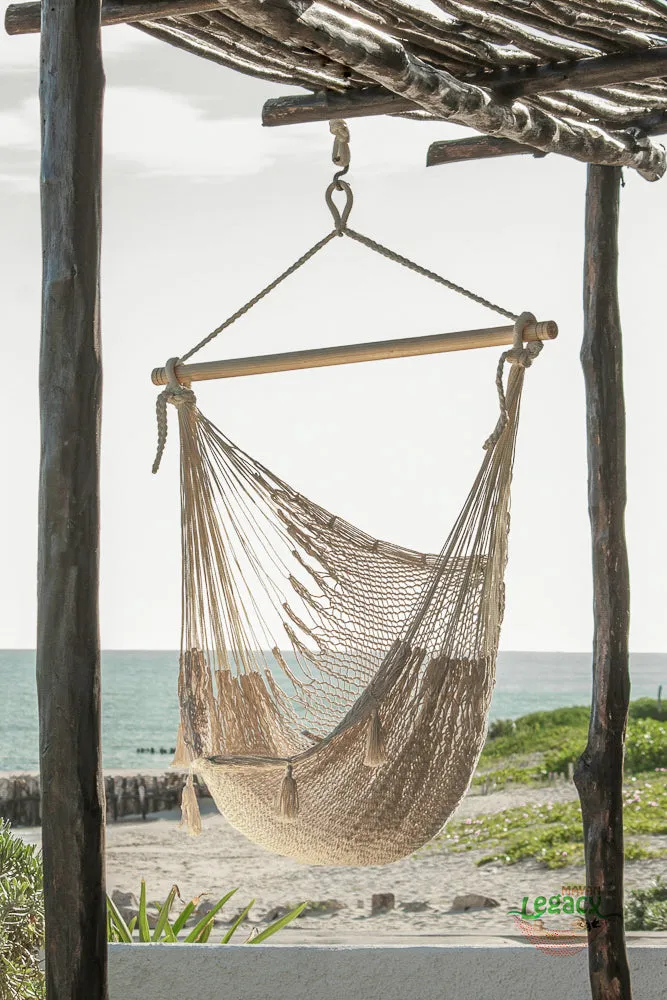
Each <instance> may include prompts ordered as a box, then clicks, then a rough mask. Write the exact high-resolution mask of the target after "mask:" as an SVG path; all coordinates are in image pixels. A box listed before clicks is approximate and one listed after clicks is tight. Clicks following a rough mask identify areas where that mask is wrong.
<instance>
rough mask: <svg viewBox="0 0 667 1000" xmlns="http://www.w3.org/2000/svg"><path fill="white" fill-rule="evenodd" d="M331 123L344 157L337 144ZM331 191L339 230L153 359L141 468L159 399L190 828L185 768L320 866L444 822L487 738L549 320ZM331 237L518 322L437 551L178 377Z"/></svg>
mask: <svg viewBox="0 0 667 1000" xmlns="http://www.w3.org/2000/svg"><path fill="white" fill-rule="evenodd" d="M338 128H339V135H338V138H337V142H338V150H337V153H338V161H337V162H338V164H339V165H340V163H341V160H340V156H341V149H342V153H343V154H345V152H346V150H347V146H346V142H345V135H346V133H344V132H343V133H340V126H338ZM332 130H333V125H332ZM335 162H336V161H335ZM346 167H347V163H346V162H344V163H343V171H342V172H344V170H345V169H346ZM334 190H343V191H344V192H345V193H346V197H347V205H346V211H345V212H343V213H338V211H337V210H335V211H334V209H333V208H332V212H333V214H334V221H335V224H336V227H335V229H334V231H333V232H332V233H331V234H329V236H328V237H326V238H325V239H324V240H322V241H321V242H320V243H319V244H316V246H315V247H314V248H313V250H312V251H309V252H308V254H306V255H304V257H303V258H301V259H300V261H298V262H297V264H296V265H294V266H293V267H292V268H290V269H288V271H286V272H284V273H283V275H281V276H280V277H279V278H278V279H277V281H275V282H273V283H272V284H271V285H270V286H269V287H268V289H265V290H264V291H263V292H261V293H260V295H259V296H257V297H256V298H255V299H254V300H252V302H251V303H249V305H248V306H246V307H244V308H243V309H241V310H239V312H238V313H236V314H235V315H234V316H233V317H231V319H230V320H228V321H227V322H226V323H224V324H222V326H221V327H219V328H218V329H217V330H216V331H213V333H212V334H210V335H209V336H208V337H207V338H205V340H204V341H202V343H201V344H199V345H197V346H196V347H195V348H193V350H192V351H191V352H189V353H188V354H187V355H185V356H184V357H183V358H182V359H180V360H177V359H172V361H171V362H169V363H168V365H167V369H166V370H162V371H160V370H156V372H154V373H153V376H154V381H156V382H158V383H159V382H162V383H164V382H165V381H167V382H168V384H167V388H166V389H165V390H164V392H163V393H161V395H160V397H159V398H158V424H159V432H160V433H159V449H158V458H157V459H156V463H155V466H154V471H155V470H156V469H157V466H158V464H159V459H160V456H161V454H162V451H163V449H164V444H165V440H166V404H167V402H171V403H173V404H174V405H175V407H176V408H177V410H178V423H179V433H180V449H181V474H180V478H181V510H182V561H183V570H182V572H183V577H182V588H183V589H182V604H183V624H182V636H181V660H180V674H179V685H178V688H179V701H180V713H181V722H180V727H179V733H178V747H177V754H176V759H175V764H177V765H180V766H187V767H188V768H189V769H190V775H189V777H188V779H187V782H186V785H185V788H184V792H183V812H184V817H185V819H186V820H187V822H188V825H189V827H190V830H191V832H198V830H199V829H200V819H199V813H198V809H197V798H196V795H195V791H194V786H193V778H192V774H193V773H195V774H197V775H199V776H201V778H202V779H203V780H204V782H205V783H206V785H207V786H208V789H209V791H210V793H211V795H212V797H213V799H214V800H215V802H216V805H217V806H218V808H219V810H220V811H221V812H222V813H223V814H224V816H225V817H226V818H227V820H228V821H229V822H230V823H231V824H232V825H233V826H234V827H235V828H236V829H237V830H239V831H240V832H241V833H243V834H245V835H246V836H247V837H248V838H250V839H251V840H253V841H255V842H256V843H258V844H260V845H262V846H263V847H265V848H268V849H269V850H271V851H274V852H277V853H279V854H282V855H289V856H291V857H293V858H295V859H297V860H299V861H302V862H308V863H314V864H328V865H378V864H386V863H388V862H392V861H396V860H398V859H400V858H403V857H405V856H406V855H409V854H410V853H411V852H413V851H414V850H415V849H417V848H418V847H420V846H422V845H423V844H425V843H426V842H427V841H428V840H430V839H431V838H432V837H433V836H434V835H435V834H436V833H438V831H439V830H440V829H441V828H442V827H443V825H444V823H445V822H446V820H447V819H448V817H449V816H450V815H451V813H452V812H453V810H454V809H455V808H456V806H457V805H458V803H459V802H460V801H461V798H462V797H463V795H464V794H465V792H466V790H467V789H468V786H469V784H470V780H471V777H472V774H473V772H474V769H475V766H476V764H477V761H478V758H479V755H480V753H481V750H482V747H483V744H484V739H485V733H486V726H487V715H488V710H489V704H490V700H491V694H492V690H493V686H494V679H495V661H496V654H497V650H498V640H499V632H500V626H501V621H502V617H503V608H504V584H503V575H504V569H505V564H506V560H507V538H508V528H509V502H510V481H511V477H512V466H513V460H514V451H515V442H516V433H517V423H518V418H519V407H520V400H521V391H522V387H523V381H524V373H525V369H526V367H528V366H529V365H530V364H531V363H532V361H533V359H534V358H535V356H536V355H537V353H538V352H539V350H541V347H542V344H541V342H540V340H539V339H537V337H538V335H542V336H544V337H545V338H546V337H549V338H550V337H553V336H555V334H556V330H555V324H537V323H536V321H535V317H534V316H532V315H531V314H529V313H524V314H522V315H521V316H520V317H516V316H515V315H514V314H511V313H508V312H507V311H506V310H500V309H499V308H498V307H495V306H493V305H492V304H491V303H487V302H486V300H480V299H479V297H478V296H474V295H472V293H467V292H466V291H465V290H463V289H460V288H459V287H458V286H452V284H451V283H450V282H448V281H446V279H442V278H440V277H439V276H437V275H434V274H433V273H431V272H428V271H426V270H425V269H424V268H421V267H419V266H418V265H415V264H413V263H412V262H410V261H407V260H406V259H405V258H402V257H400V256H399V255H397V254H394V253H393V252H392V251H388V250H387V249H386V248H384V247H381V246H380V245H379V244H376V243H374V242H373V241H371V240H368V239H367V238H366V237H362V236H360V234H358V233H354V232H353V231H352V230H350V229H349V228H348V226H347V221H348V216H349V208H350V207H351V191H350V190H349V186H348V185H347V184H346V183H345V182H344V181H342V180H341V173H339V174H338V175H336V177H335V178H334V181H333V182H332V185H330V189H329V191H328V192H327V195H328V197H327V200H328V202H329V207H330V208H331V207H332V195H333V191H334ZM339 235H346V236H351V237H352V238H353V239H356V240H357V241H358V242H361V243H364V244H365V245H367V246H369V247H370V248H371V249H374V250H378V251H379V252H380V253H383V254H384V256H388V257H390V258H391V259H393V260H396V261H398V262H399V263H402V264H405V265H407V266H409V267H411V268H412V270H416V271H417V272H419V273H422V274H425V275H426V276H428V277H431V278H434V279H435V280H437V281H439V282H440V283H441V284H446V285H448V286H449V287H455V288H456V290H457V291H462V292H463V293H464V294H469V295H470V297H472V298H474V299H476V300H477V301H483V302H484V303H485V304H486V305H489V306H491V308H497V309H498V311H500V312H502V313H503V314H504V315H505V316H509V317H511V318H512V319H513V320H514V326H513V328H512V331H511V332H512V336H513V346H512V348H511V349H510V350H509V351H506V352H505V353H504V354H503V355H502V357H501V359H500V364H499V367H498V373H497V379H496V384H497V391H498V396H499V400H500V411H501V412H500V418H499V420H498V424H497V426H496V428H495V430H494V432H493V433H492V435H491V437H490V438H489V439H488V441H487V442H486V445H485V448H486V451H485V454H484V459H483V462H482V465H481V468H480V470H479V473H478V475H477V477H476V479H475V482H474V484H473V486H472V489H471V490H470V493H469V495H468V497H467V500H466V502H465V504H464V506H463V509H462V511H461V513H460V515H459V517H458V518H457V520H456V523H455V525H454V527H453V529H452V531H451V533H450V535H449V537H448V538H447V540H446V542H445V544H444V546H443V548H442V550H441V552H440V553H439V554H438V555H435V554H431V555H429V554H424V553H421V552H415V551H412V550H410V549H405V548H401V547H400V546H398V545H394V544H392V543H391V542H385V541H380V540H378V539H376V538H373V537H371V536H370V535H367V534H366V533H365V532H363V531H360V530H359V529H358V528H356V527H354V525H352V524H349V523H348V522H347V521H344V520H343V519H341V518H339V517H337V516H335V515H334V514H332V513H331V512H330V511H327V510H325V509H324V508H322V507H320V506H319V505H318V504H315V503H313V502H312V501H310V500H308V499H306V497H304V496H302V495H301V494H300V493H298V492H297V491H296V490H294V489H293V488H292V487H291V486H289V485H288V484H287V483H286V482H284V481H283V480H282V479H280V478H279V477H278V476H277V475H275V474H274V473H273V472H271V471H269V469H267V468H266V467H265V466H264V465H262V464H261V463H259V462H258V461H256V460H255V459H253V458H251V457H250V456H249V455H248V454H246V453H245V452H244V451H242V450H241V449H240V448H239V447H238V446H237V445H235V444H234V443H232V442H231V441H230V440H229V439H228V438H227V437H226V436H225V435H224V434H223V433H222V432H221V431H220V430H218V429H217V428H216V427H215V426H214V425H213V424H212V423H211V422H210V421H209V420H208V419H207V418H206V417H205V416H204V415H203V414H202V413H201V411H200V410H199V409H198V407H197V405H196V399H195V396H194V393H193V392H192V390H191V388H190V387H189V381H190V378H193V377H210V376H206V375H204V376H202V375H201V373H200V375H199V376H196V375H195V374H193V370H194V368H195V367H196V366H188V365H185V364H184V363H183V362H184V361H185V360H186V359H187V358H189V357H190V356H191V354H192V353H194V351H195V350H199V348H200V347H201V346H203V344H204V343H207V342H208V341H209V340H210V339H212V337H213V336H215V335H216V334H217V333H218V332H220V330H221V329H224V328H225V327H226V326H228V325H229V323H230V322H233V321H235V320H236V319H237V318H238V317H239V316H240V315H242V314H243V313H244V312H246V311H247V310H248V308H251V307H252V305H254V304H255V302H257V301H259V299H260V298H263V297H264V295H265V294H267V292H268V291H270V290H271V289H272V288H274V287H275V286H276V285H277V284H278V283H279V282H280V281H282V280H284V278H286V277H287V276H288V275H289V274H292V273H293V272H294V270H296V269H297V267H300V266H301V265H302V264H303V263H305V261H306V260H308V259H310V257H312V256H313V254H314V253H316V252H318V250H319V249H321V248H322V247H323V246H324V245H326V243H327V242H329V240H330V239H331V238H333V237H335V236H339ZM546 328H548V330H546V332H545V329H546ZM536 330H537V331H538V332H537V333H535V331H536ZM540 330H541V333H540ZM529 331H532V336H533V340H532V342H529V343H527V344H526V345H525V346H524V339H526V337H527V336H528V335H529ZM306 353H308V352H306ZM311 353H316V352H311ZM283 357H287V356H283ZM260 360H261V359H260ZM506 362H509V363H510V364H511V368H510V374H509V379H508V383H507V388H506V389H505V388H504V385H503V369H504V365H505V363H506ZM225 364H226V363H224V362H222V363H220V365H221V366H222V367H223V368H224V365H225ZM227 364H230V365H232V366H233V364H234V362H229V363H227ZM209 366H211V367H213V365H212V363H209ZM199 367H200V368H203V369H205V368H206V365H203V366H199ZM257 370H268V369H267V368H261V366H260V367H259V368H257ZM273 370H279V366H278V367H277V368H274V369H273ZM233 373H234V372H233V371H231V372H230V374H233ZM287 644H289V647H290V649H291V652H290V653H285V652H284V647H285V646H286V645H287Z"/></svg>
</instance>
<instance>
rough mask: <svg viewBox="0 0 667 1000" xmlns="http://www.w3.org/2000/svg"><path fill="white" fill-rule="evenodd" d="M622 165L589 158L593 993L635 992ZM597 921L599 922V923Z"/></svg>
mask: <svg viewBox="0 0 667 1000" xmlns="http://www.w3.org/2000/svg"><path fill="white" fill-rule="evenodd" d="M620 182H621V171H620V169H619V168H618V167H604V166H589V168H588V188H587V193H586V247H585V263H584V325H585V329H584V341H583V346H582V350H581V361H582V365H583V369H584V379H585V384H586V415H587V417H586V419H587V433H588V504H589V514H590V521H591V532H592V540H593V607H594V617H595V628H594V639H593V703H592V708H591V720H590V727H589V731H588V744H587V746H586V749H585V751H584V753H583V754H582V756H581V757H580V758H579V760H578V762H577V766H576V770H575V775H574V780H575V784H576V786H577V790H578V792H579V797H580V799H581V809H582V814H583V820H584V838H585V853H586V882H587V885H588V886H590V887H592V888H593V890H594V892H595V893H596V894H597V893H599V894H600V897H601V905H600V907H599V910H600V913H601V915H602V919H601V920H600V921H595V920H591V921H589V924H590V926H589V931H588V952H589V971H590V979H591V991H592V995H593V1000H610V998H612V997H613V998H614V1000H631V995H632V994H631V987H630V973H629V969H628V958H627V952H626V947H625V932H624V926H623V797H622V792H623V744H624V738H625V724H626V719H627V714H628V704H629V699H630V674H629V668H628V627H629V618H630V586H629V576H628V558H627V550H626V544H625V525H624V520H625V500H626V475H625V404H624V398H623V368H622V350H621V322H620V315H619V308H618V293H617V265H618V210H619V190H620ZM596 924H597V926H596Z"/></svg>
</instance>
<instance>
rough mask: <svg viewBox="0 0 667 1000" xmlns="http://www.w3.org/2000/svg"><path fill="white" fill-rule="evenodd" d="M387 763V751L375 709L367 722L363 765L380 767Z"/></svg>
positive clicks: (378, 716)
mask: <svg viewBox="0 0 667 1000" xmlns="http://www.w3.org/2000/svg"><path fill="white" fill-rule="evenodd" d="M386 763H387V751H386V748H385V745H384V733H383V732H382V723H381V721H380V715H379V713H378V710H377V708H374V709H373V713H372V715H371V717H370V719H369V720H368V730H367V732H366V756H365V757H364V764H365V765H366V767H381V766H382V764H386Z"/></svg>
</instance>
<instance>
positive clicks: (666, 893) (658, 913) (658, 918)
mask: <svg viewBox="0 0 667 1000" xmlns="http://www.w3.org/2000/svg"><path fill="white" fill-rule="evenodd" d="M625 926H626V929H627V930H629V931H667V882H664V881H663V880H662V879H661V878H657V879H656V881H655V884H654V885H652V886H650V887H649V888H648V889H633V891H632V892H631V893H630V898H629V900H628V902H627V904H626V907H625Z"/></svg>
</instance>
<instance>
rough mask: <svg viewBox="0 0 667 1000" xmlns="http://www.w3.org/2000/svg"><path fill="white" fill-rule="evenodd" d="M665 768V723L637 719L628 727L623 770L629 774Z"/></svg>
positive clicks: (666, 761)
mask: <svg viewBox="0 0 667 1000" xmlns="http://www.w3.org/2000/svg"><path fill="white" fill-rule="evenodd" d="M657 767H667V723H665V722H657V721H656V720H655V719H649V718H646V719H637V720H635V721H633V722H631V723H630V724H629V725H628V731H627V735H626V738H625V769H626V771H627V772H628V773H629V774H633V773H634V774H638V773H639V772H640V771H653V770H655V769H656V768H657Z"/></svg>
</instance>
